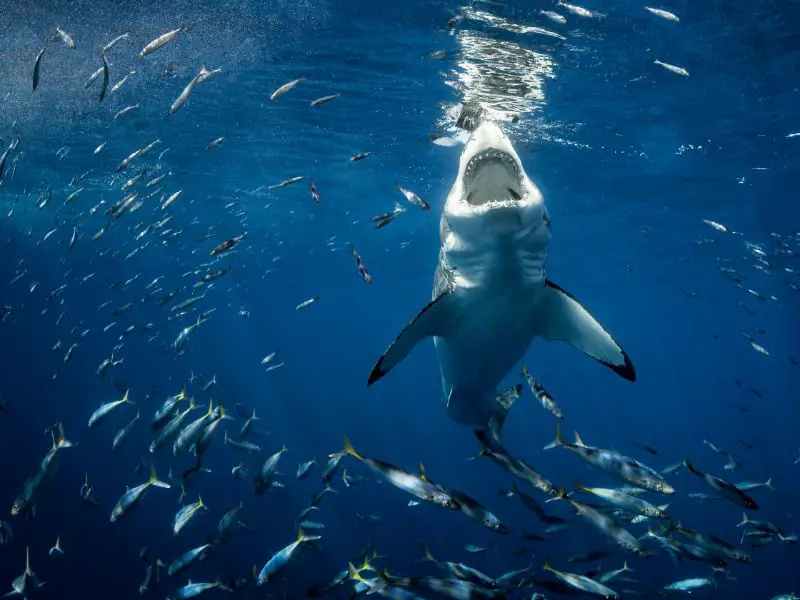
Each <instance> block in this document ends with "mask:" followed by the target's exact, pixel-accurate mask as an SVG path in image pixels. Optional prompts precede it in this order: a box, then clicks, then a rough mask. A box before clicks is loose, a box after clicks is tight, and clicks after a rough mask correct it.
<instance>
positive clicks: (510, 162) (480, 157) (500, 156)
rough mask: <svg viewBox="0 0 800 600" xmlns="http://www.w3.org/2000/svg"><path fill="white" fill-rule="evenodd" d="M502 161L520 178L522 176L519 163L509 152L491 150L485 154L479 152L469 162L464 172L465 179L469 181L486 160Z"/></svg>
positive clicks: (484, 152) (485, 151)
mask: <svg viewBox="0 0 800 600" xmlns="http://www.w3.org/2000/svg"><path fill="white" fill-rule="evenodd" d="M492 159H495V160H500V161H502V162H503V164H504V165H505V166H506V167H508V168H509V169H511V170H512V171H513V172H514V173H515V174H516V175H517V176H518V177H519V174H520V170H519V165H517V161H516V160H515V159H514V157H513V156H511V155H510V154H509V153H508V152H503V151H502V150H495V149H493V148H490V149H489V150H484V151H483V152H479V153H478V154H476V155H475V156H473V157H472V158H471V159H470V160H469V162H468V163H467V168H466V169H465V170H464V178H465V179H469V178H471V177H472V176H474V175H475V173H476V172H477V170H478V167H479V166H480V164H481V163H483V162H484V161H486V160H492Z"/></svg>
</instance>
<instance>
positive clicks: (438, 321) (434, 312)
mask: <svg viewBox="0 0 800 600" xmlns="http://www.w3.org/2000/svg"><path fill="white" fill-rule="evenodd" d="M453 301H454V297H453V295H452V293H451V292H450V291H446V292H444V293H442V294H440V295H439V296H437V297H436V298H435V299H434V300H432V301H431V302H430V304H428V305H427V306H426V307H425V308H423V309H422V310H421V311H419V313H418V314H417V316H416V317H414V320H413V321H411V322H410V323H409V324H408V325H406V327H405V329H403V331H401V332H400V335H398V336H397V337H396V338H395V340H394V341H393V342H392V344H391V346H389V348H388V349H387V350H386V352H384V353H383V356H381V357H380V358H379V359H378V362H377V363H375V366H374V367H373V368H372V372H371V373H370V374H369V379H368V380H367V386H370V385H372V384H373V383H375V382H376V381H378V380H379V379H380V378H381V377H383V376H384V375H386V374H387V373H388V372H389V371H391V370H392V369H393V368H394V367H395V366H396V365H397V364H398V363H400V362H401V361H402V360H403V359H404V358H405V357H406V356H408V354H409V352H411V350H412V349H413V348H414V346H416V345H417V343H419V342H420V341H421V340H423V339H425V338H426V337H429V336H442V335H444V334H445V333H446V332H447V330H448V327H449V325H450V323H452V303H453Z"/></svg>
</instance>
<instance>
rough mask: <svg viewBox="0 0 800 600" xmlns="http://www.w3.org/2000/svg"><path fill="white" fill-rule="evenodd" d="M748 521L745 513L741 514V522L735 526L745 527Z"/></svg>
mask: <svg viewBox="0 0 800 600" xmlns="http://www.w3.org/2000/svg"><path fill="white" fill-rule="evenodd" d="M749 522H750V521H749V520H748V518H747V513H745V512H743V513H742V522H741V523H739V524H738V525H737V527H742V526H743V525H747V524H748V523H749Z"/></svg>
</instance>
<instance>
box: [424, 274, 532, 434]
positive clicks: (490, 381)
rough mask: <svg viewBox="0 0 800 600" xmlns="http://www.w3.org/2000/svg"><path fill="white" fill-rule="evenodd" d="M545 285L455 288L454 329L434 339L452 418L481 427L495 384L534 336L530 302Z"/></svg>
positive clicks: (489, 412) (489, 410)
mask: <svg viewBox="0 0 800 600" xmlns="http://www.w3.org/2000/svg"><path fill="white" fill-rule="evenodd" d="M541 286H543V284H532V285H531V284H523V283H522V282H512V283H510V284H506V285H503V286H500V287H498V286H486V287H484V286H479V287H470V288H456V289H455V290H454V294H455V295H456V296H457V303H458V319H457V324H456V326H455V327H454V329H453V330H452V332H451V333H450V334H449V335H448V336H447V337H446V338H445V337H436V338H434V341H435V344H436V350H437V353H438V356H439V365H440V368H441V373H442V386H443V391H444V398H445V402H446V403H447V411H448V413H449V415H450V417H451V418H452V419H453V420H454V421H456V422H458V423H461V424H463V425H467V426H470V427H473V428H481V427H484V426H485V425H486V424H487V423H488V421H489V418H490V417H491V415H492V412H493V410H494V407H495V398H496V396H497V387H498V385H499V384H500V381H501V380H502V379H503V378H504V377H505V376H506V375H508V373H509V372H510V371H511V370H512V369H513V368H514V366H515V365H516V364H517V363H518V362H519V361H520V360H521V359H522V358H523V357H524V355H525V352H526V351H527V349H528V347H529V346H530V343H531V341H532V339H533V331H534V323H533V320H532V316H531V315H532V310H531V309H532V306H531V303H532V301H534V299H535V298H536V296H537V294H536V290H537V287H541Z"/></svg>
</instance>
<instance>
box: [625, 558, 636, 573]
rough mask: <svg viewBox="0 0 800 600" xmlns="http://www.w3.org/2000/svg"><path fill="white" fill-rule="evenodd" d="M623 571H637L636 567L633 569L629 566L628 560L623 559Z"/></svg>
mask: <svg viewBox="0 0 800 600" xmlns="http://www.w3.org/2000/svg"><path fill="white" fill-rule="evenodd" d="M622 571H623V572H628V573H633V572H634V571H635V569H631V568H630V567H629V566H628V561H627V560H626V561H623V563H622Z"/></svg>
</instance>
